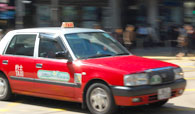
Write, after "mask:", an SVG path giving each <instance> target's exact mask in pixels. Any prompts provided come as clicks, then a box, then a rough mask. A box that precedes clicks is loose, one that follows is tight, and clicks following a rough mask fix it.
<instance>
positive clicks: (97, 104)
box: [90, 88, 109, 112]
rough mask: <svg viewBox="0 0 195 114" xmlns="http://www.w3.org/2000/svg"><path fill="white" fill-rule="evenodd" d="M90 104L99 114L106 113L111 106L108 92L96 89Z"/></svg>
mask: <svg viewBox="0 0 195 114" xmlns="http://www.w3.org/2000/svg"><path fill="white" fill-rule="evenodd" d="M90 103H91V105H92V107H93V109H95V110H96V111H98V112H103V111H105V110H106V109H107V108H108V106H109V98H108V94H107V93H106V91H105V90H104V89H102V88H95V89H94V90H93V91H92V92H91V95H90Z"/></svg>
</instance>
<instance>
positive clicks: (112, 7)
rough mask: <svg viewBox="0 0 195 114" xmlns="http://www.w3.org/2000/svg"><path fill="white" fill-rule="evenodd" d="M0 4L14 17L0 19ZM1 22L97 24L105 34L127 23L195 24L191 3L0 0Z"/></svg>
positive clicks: (19, 24)
mask: <svg viewBox="0 0 195 114" xmlns="http://www.w3.org/2000/svg"><path fill="white" fill-rule="evenodd" d="M1 4H7V6H6V7H8V6H9V7H11V6H13V8H15V7H16V8H15V10H13V9H8V10H6V11H12V15H15V14H14V13H15V12H16V15H15V17H14V16H12V18H11V19H10V18H4V19H2V18H3V17H2V16H1V14H2V10H1V9H2V5H1ZM3 13H5V12H3ZM9 14H10V13H9ZM9 16H11V15H9ZM2 20H3V21H2ZM4 21H9V23H5V24H7V25H9V26H10V25H11V26H15V27H16V28H23V27H25V28H27V27H47V26H60V25H61V22H62V21H73V22H74V23H75V25H76V26H78V27H87V28H92V27H93V26H94V25H100V26H102V28H104V29H105V30H108V31H110V30H112V29H116V28H125V26H126V25H128V24H132V25H139V24H146V23H147V24H150V25H152V26H153V27H155V28H161V26H168V25H170V24H177V25H182V24H184V23H188V24H193V25H195V1H194V0H0V26H1V25H2V23H1V22H4ZM13 22H15V23H13Z"/></svg>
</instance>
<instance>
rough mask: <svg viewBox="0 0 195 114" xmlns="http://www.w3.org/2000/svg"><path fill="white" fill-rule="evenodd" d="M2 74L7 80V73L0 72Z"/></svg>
mask: <svg viewBox="0 0 195 114" xmlns="http://www.w3.org/2000/svg"><path fill="white" fill-rule="evenodd" d="M0 74H2V75H3V76H4V77H5V78H7V76H6V75H5V73H4V72H3V71H1V70H0ZM7 79H8V78H7Z"/></svg>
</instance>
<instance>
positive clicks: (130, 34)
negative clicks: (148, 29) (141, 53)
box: [123, 25, 136, 49]
mask: <svg viewBox="0 0 195 114" xmlns="http://www.w3.org/2000/svg"><path fill="white" fill-rule="evenodd" d="M123 40H124V45H125V47H126V48H127V49H130V48H133V47H134V46H135V45H136V33H135V27H134V26H133V25H127V27H126V28H125V31H124V33H123Z"/></svg>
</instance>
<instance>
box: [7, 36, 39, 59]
mask: <svg viewBox="0 0 195 114" xmlns="http://www.w3.org/2000/svg"><path fill="white" fill-rule="evenodd" d="M35 40H36V35H27V34H25V35H15V36H14V37H13V39H12V41H11V42H10V44H9V46H8V48H7V50H6V52H5V53H6V54H11V55H22V56H33V53H34V46H35Z"/></svg>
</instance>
